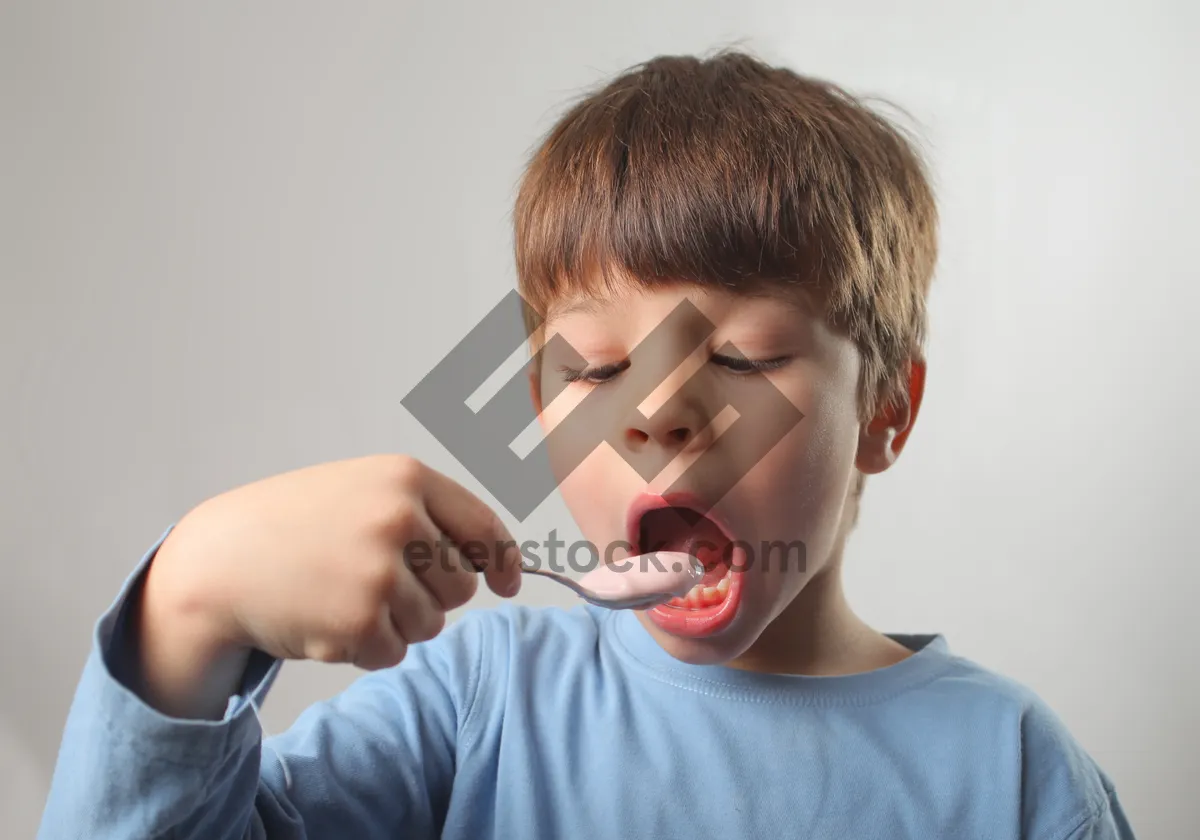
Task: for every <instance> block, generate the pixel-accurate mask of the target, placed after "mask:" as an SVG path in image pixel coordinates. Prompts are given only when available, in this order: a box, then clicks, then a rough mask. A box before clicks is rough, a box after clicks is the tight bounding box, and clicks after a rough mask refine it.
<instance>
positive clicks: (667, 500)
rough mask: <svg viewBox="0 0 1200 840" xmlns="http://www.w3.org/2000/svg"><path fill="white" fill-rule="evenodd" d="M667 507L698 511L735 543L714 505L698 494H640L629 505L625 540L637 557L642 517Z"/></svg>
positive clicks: (639, 550)
mask: <svg viewBox="0 0 1200 840" xmlns="http://www.w3.org/2000/svg"><path fill="white" fill-rule="evenodd" d="M667 507H674V508H687V509H689V510H694V511H696V512H697V513H699V514H701V515H703V516H704V517H705V518H706V519H708V520H709V521H710V522H712V523H713V524H714V525H716V526H717V529H718V530H719V531H720V532H721V534H722V535H723V536H724V537H725V539H727V540H729V542H731V543H732V542H733V536H732V534H730V531H729V527H728V525H727V524H726V523H725V521H724V520H723V519H722V518H721V517H720V516H718V515H717V513H716V511H714V510H713V507H712V505H710V504H708V503H707V502H705V501H704V500H703V499H702V498H700V497H699V496H697V495H696V494H694V493H682V492H681V493H667V494H665V495H657V494H654V493H639V494H638V496H637V497H636V498H635V499H634V500H633V503H632V504H630V505H629V512H628V513H627V514H626V516H625V538H626V540H627V541H628V542H629V545H630V546H632V547H633V548H632V550H633V552H634V555H635V556H636V555H638V554H640V553H641V548H640V546H639V545H638V541H639V539H640V536H641V534H640V531H641V524H642V517H643V516H645V515H646V514H647V513H649V512H650V511H652V510H658V509H660V508H667Z"/></svg>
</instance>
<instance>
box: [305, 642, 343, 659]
mask: <svg viewBox="0 0 1200 840" xmlns="http://www.w3.org/2000/svg"><path fill="white" fill-rule="evenodd" d="M304 656H305V658H306V659H311V660H313V661H315V662H324V663H326V664H334V663H338V662H343V661H345V659H346V650H345V647H344V646H342V645H341V644H339V643H338V642H335V641H334V640H332V639H328V638H325V639H313V640H312V641H310V642H308V644H306V645H305V648H304Z"/></svg>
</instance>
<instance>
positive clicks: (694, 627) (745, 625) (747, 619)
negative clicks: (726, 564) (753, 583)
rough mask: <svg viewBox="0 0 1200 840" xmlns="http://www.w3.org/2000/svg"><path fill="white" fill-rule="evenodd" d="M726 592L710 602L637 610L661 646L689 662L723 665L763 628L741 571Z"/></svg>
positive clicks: (741, 652)
mask: <svg viewBox="0 0 1200 840" xmlns="http://www.w3.org/2000/svg"><path fill="white" fill-rule="evenodd" d="M731 577H732V578H733V580H732V581H731V584H730V586H729V591H728V593H727V594H726V596H725V597H724V598H723V599H722V600H721V601H720V602H719V603H717V604H713V605H711V606H709V605H705V606H700V607H697V606H693V605H686V604H685V605H680V604H677V605H674V606H672V605H666V606H661V607H655V608H654V609H651V610H647V611H645V612H641V613H639V614H638V619H639V620H640V621H641V623H642V625H643V626H644V627H645V628H646V630H647V631H648V632H649V633H650V635H651V637H653V639H654V640H655V642H657V643H658V646H659V647H661V648H662V649H663V650H665V651H666V652H667V653H668V654H670V655H671V656H673V657H674V658H676V659H678V660H679V661H681V662H686V663H688V664H689V665H721V664H724V663H727V662H729V661H730V660H733V659H737V658H738V657H740V656H741V655H742V654H744V653H745V652H746V651H747V650H749V649H750V647H751V646H752V645H753V644H754V642H755V640H756V639H757V638H758V635H759V633H760V632H761V630H762V628H761V627H759V626H758V624H759V622H757V621H756V620H755V616H756V615H757V614H758V611H757V610H756V609H754V607H753V605H752V604H751V603H750V602H751V601H752V600H753V598H752V597H750V598H748V597H747V596H748V595H749V594H750V593H748V592H746V591H745V590H744V588H743V584H744V583H748V582H749V581H743V580H742V575H741V574H740V573H736V572H735V573H733V574H732V575H731Z"/></svg>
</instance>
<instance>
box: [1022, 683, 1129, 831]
mask: <svg viewBox="0 0 1200 840" xmlns="http://www.w3.org/2000/svg"><path fill="white" fill-rule="evenodd" d="M1021 759H1022V767H1021V776H1022V796H1021V799H1022V833H1021V836H1022V837H1023V838H1027V840H1136V838H1135V836H1134V833H1133V829H1132V827H1131V826H1130V824H1129V820H1128V818H1127V816H1126V814H1125V811H1124V808H1123V807H1122V805H1121V802H1120V799H1119V798H1118V797H1117V792H1116V789H1115V787H1114V786H1113V783H1112V780H1111V779H1110V778H1109V777H1108V776H1107V775H1105V773H1104V771H1103V770H1101V769H1100V767H1099V766H1097V764H1096V763H1095V761H1094V760H1093V759H1092V757H1091V756H1090V755H1088V753H1087V752H1086V751H1085V750H1084V749H1083V747H1082V746H1081V745H1080V744H1079V743H1078V742H1077V741H1076V740H1075V738H1074V737H1073V736H1072V735H1071V733H1070V732H1069V730H1068V729H1067V727H1066V726H1065V724H1063V722H1062V720H1061V719H1060V718H1059V717H1058V716H1057V715H1056V714H1055V713H1054V712H1053V711H1052V710H1051V709H1050V708H1049V707H1048V706H1047V705H1046V704H1045V703H1043V702H1042V701H1040V700H1037V701H1034V702H1033V703H1031V705H1030V707H1029V708H1028V709H1027V710H1026V712H1025V715H1024V717H1023V720H1022V727H1021Z"/></svg>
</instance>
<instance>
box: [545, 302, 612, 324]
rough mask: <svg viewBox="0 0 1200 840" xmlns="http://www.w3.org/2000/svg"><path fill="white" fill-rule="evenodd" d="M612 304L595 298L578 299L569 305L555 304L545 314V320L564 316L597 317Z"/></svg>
mask: <svg viewBox="0 0 1200 840" xmlns="http://www.w3.org/2000/svg"><path fill="white" fill-rule="evenodd" d="M611 303H612V301H611V300H606V299H603V298H596V297H579V298H576V299H575V300H573V301H571V302H570V303H565V304H556V305H554V306H551V307H550V309H549V310H548V311H547V312H546V320H547V321H551V320H553V319H555V318H562V317H564V316H566V315H576V314H583V315H598V314H600V312H601V311H602V310H604V309H605V308H607V307H608V306H609V305H610V304H611Z"/></svg>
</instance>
